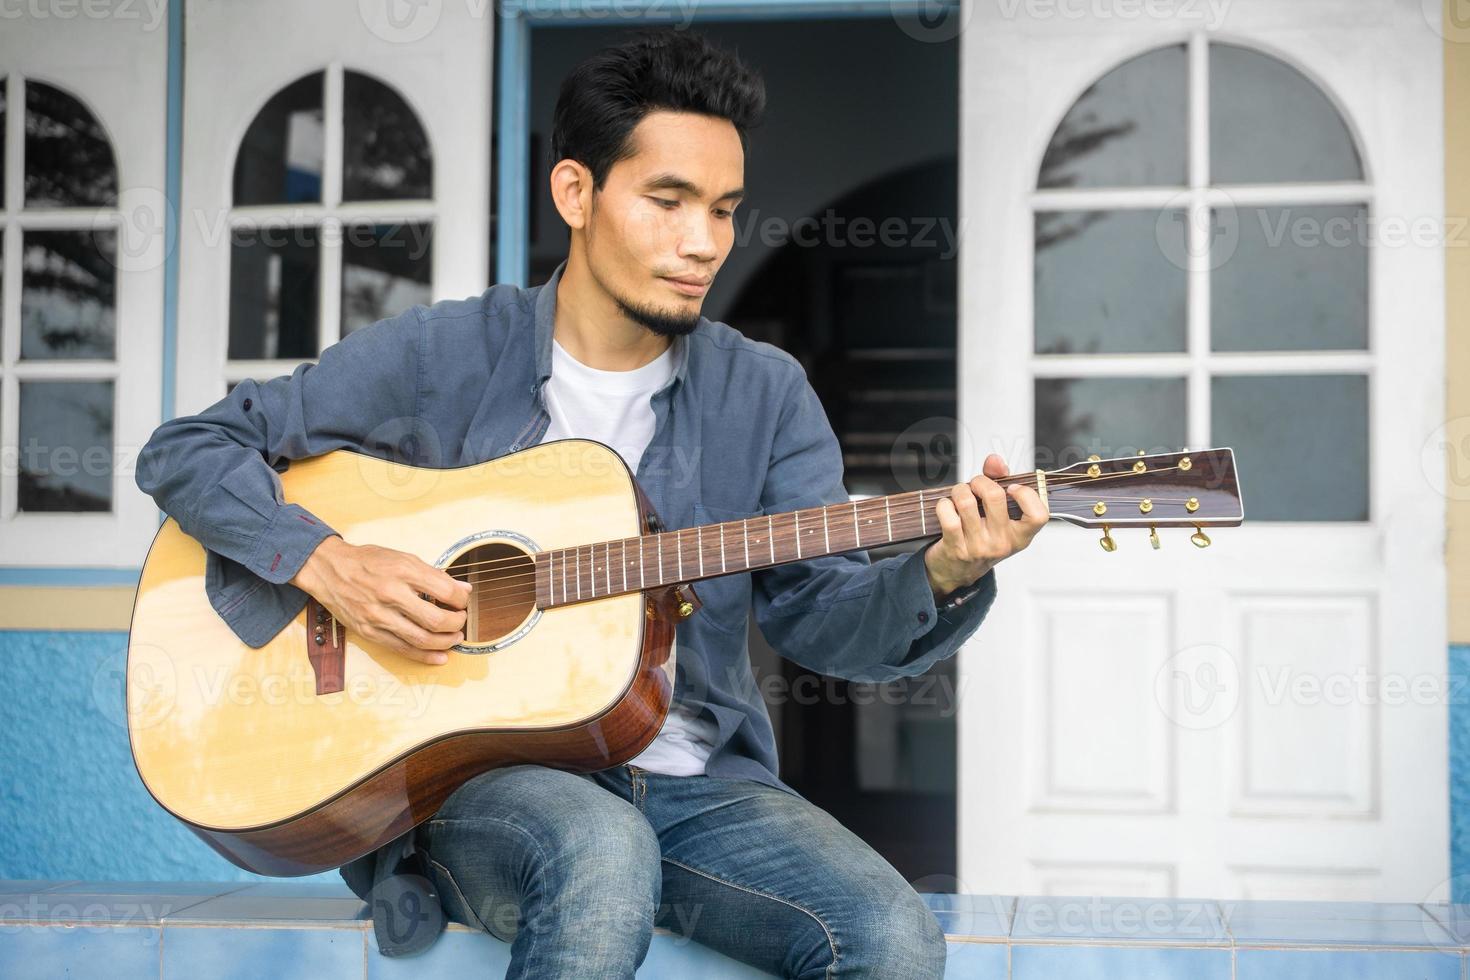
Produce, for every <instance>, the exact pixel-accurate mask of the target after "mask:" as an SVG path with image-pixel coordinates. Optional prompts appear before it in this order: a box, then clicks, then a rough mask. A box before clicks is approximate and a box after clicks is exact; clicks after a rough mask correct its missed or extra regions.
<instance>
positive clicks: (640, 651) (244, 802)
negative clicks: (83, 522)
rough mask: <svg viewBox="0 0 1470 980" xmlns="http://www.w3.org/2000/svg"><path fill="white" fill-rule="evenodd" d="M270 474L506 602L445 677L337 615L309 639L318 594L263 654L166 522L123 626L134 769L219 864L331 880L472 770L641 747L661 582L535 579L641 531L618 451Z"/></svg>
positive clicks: (568, 447) (665, 653) (662, 683)
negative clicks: (570, 587)
mask: <svg viewBox="0 0 1470 980" xmlns="http://www.w3.org/2000/svg"><path fill="white" fill-rule="evenodd" d="M281 483H282V487H283V490H284V495H285V499H286V500H287V501H288V502H292V503H298V504H300V505H301V506H303V507H305V508H306V509H307V510H309V511H311V512H312V513H314V514H316V515H318V516H319V517H321V519H322V520H324V521H326V522H327V523H328V524H329V525H330V526H331V527H333V528H334V529H335V530H337V531H338V532H340V533H341V535H342V537H343V538H344V539H345V540H346V541H348V542H350V543H353V544H376V545H381V546H384V547H389V548H395V549H398V550H401V551H406V552H409V553H410V554H413V555H416V556H417V557H419V558H421V559H423V560H424V561H425V562H428V563H429V564H432V565H436V566H438V567H442V568H446V569H447V570H449V571H450V572H451V574H455V571H454V566H455V565H456V563H457V564H458V565H459V566H460V567H461V569H462V570H463V571H465V572H466V574H468V575H471V576H473V577H472V578H471V581H473V582H474V583H475V589H476V595H477V596H478V595H483V596H487V597H496V596H501V597H508V599H510V600H514V601H507V602H503V603H502V602H490V603H488V604H487V603H486V602H484V601H482V602H480V603H478V604H476V603H475V602H474V601H472V603H471V605H472V608H474V609H475V612H474V613H472V615H471V621H470V623H469V624H468V625H467V627H466V640H465V643H464V644H462V645H461V647H459V648H457V649H455V650H452V651H450V653H449V661H448V663H446V664H442V665H429V664H421V663H418V662H417V661H413V660H409V659H407V658H405V657H402V656H400V655H398V654H396V653H394V652H392V651H390V650H388V649H387V648H384V647H380V646H378V645H376V644H374V643H372V642H371V641H366V640H364V639H362V638H361V637H359V636H358V635H357V634H356V633H355V632H353V633H348V632H346V630H345V629H342V628H341V627H340V626H339V625H338V624H336V623H335V622H330V621H329V622H327V624H326V627H325V628H326V629H327V630H328V631H329V632H328V634H327V640H326V643H325V644H323V643H317V642H315V633H316V632H319V631H318V630H317V627H318V626H319V625H320V624H319V623H318V621H317V618H316V617H315V616H314V615H313V609H314V607H315V603H314V602H311V603H308V605H307V608H306V609H304V610H303V611H302V612H301V614H300V615H298V616H297V617H296V619H295V620H293V621H292V622H291V623H289V624H288V625H287V626H286V627H285V628H284V629H283V630H282V631H281V632H280V633H279V634H277V635H276V636H275V637H274V638H273V639H272V640H271V641H270V642H268V643H267V644H266V645H264V646H262V647H259V648H254V647H250V646H248V645H246V644H244V643H243V642H241V641H240V639H239V638H238V637H236V636H235V634H234V633H233V632H232V631H231V630H230V628H229V627H228V626H227V625H226V624H225V622H224V620H223V619H221V617H220V615H219V614H218V613H217V612H216V611H215V609H214V608H213V607H212V606H211V604H210V602H209V599H208V597H207V595H206V591H205V559H206V552H205V550H204V548H203V547H202V546H201V545H200V544H199V543H198V542H197V541H195V540H194V539H193V538H191V537H189V536H188V535H186V534H185V533H184V532H183V531H182V530H181V529H180V527H179V525H178V523H177V522H176V521H174V520H173V519H172V518H170V519H168V520H166V521H165V522H164V523H163V525H162V526H161V527H160V528H159V531H158V534H157V536H156V538H155V539H154V542H153V545H152V546H151V548H150V550H149V552H148V556H147V559H146V561H145V562H144V564H143V570H142V576H141V579H140V581H139V584H138V593H137V599H136V601H135V605H134V608H133V617H132V623H131V627H130V631H129V639H128V666H127V711H128V730H129V737H130V740H131V744H132V753H133V759H134V762H135V764H136V765H137V769H138V774H139V776H140V777H141V778H142V780H143V782H144V784H145V785H146V786H147V787H148V791H149V792H150V793H151V794H152V795H153V798H154V799H155V800H157V801H158V803H159V804H160V805H161V806H162V807H164V809H166V810H168V811H169V812H170V813H171V814H173V815H174V816H175V817H177V818H178V819H179V820H181V821H183V822H184V823H185V824H186V825H187V826H188V827H189V828H190V829H191V830H193V831H194V832H195V833H196V834H198V835H199V836H200V837H201V838H203V839H204V840H205V841H206V842H207V843H209V844H210V846H212V847H213V848H214V849H215V850H216V851H218V852H219V853H220V854H222V855H224V856H225V857H226V858H228V859H229V860H230V861H232V862H234V863H235V864H237V865H239V866H240V867H242V868H245V869H246V870H249V871H253V872H256V873H259V874H267V875H278V876H296V875H306V874H314V873H317V872H321V871H327V870H331V869H333V868H337V867H339V866H340V865H342V864H345V863H347V862H349V861H352V860H354V859H356V858H358V857H360V856H362V855H364V854H367V853H369V852H370V851H372V850H374V849H376V848H377V847H379V846H381V845H382V844H384V843H387V842H388V841H390V840H392V839H393V838H395V837H397V836H399V835H401V834H403V833H405V832H407V831H408V830H409V829H411V828H412V827H414V826H416V825H417V824H419V823H421V822H423V821H424V820H427V819H428V818H430V817H431V816H433V815H434V813H435V812H436V811H437V810H438V809H439V807H440V805H441V804H442V803H443V802H444V800H445V799H446V798H447V797H448V796H449V795H450V794H451V793H452V792H453V791H454V790H455V789H457V788H458V787H459V786H460V785H461V784H463V783H464V782H465V781H466V780H468V779H470V778H471V777H473V776H475V775H478V774H479V773H482V772H485V771H487V770H490V769H494V768H497V767H501V766H506V765H512V764H516V763H521V762H535V763H538V764H541V765H547V766H553V767H557V768H562V769H567V770H572V771H579V772H590V771H594V770H597V769H603V768H607V767H609V766H613V765H618V764H620V763H622V762H625V761H627V760H628V759H631V758H633V757H634V756H636V755H637V754H638V753H639V752H640V751H642V749H643V748H644V747H645V746H646V745H647V744H648V743H649V742H651V741H652V740H653V738H654V736H655V735H656V734H657V732H658V730H659V728H660V726H661V725H662V723H663V720H664V717H665V715H666V713H667V711H668V706H669V701H670V698H671V695H672V691H673V680H674V633H675V624H676V622H677V621H678V613H677V611H676V606H677V597H676V596H675V595H674V594H673V592H672V590H670V589H667V588H665V589H661V590H650V591H648V592H632V593H627V594H622V595H615V596H608V597H603V598H597V599H593V600H591V601H586V602H577V603H574V604H571V605H560V606H553V607H551V608H547V609H541V608H538V607H537V605H536V603H535V601H534V594H533V593H532V590H531V588H530V584H529V582H528V581H527V578H528V575H529V574H530V572H531V567H532V566H531V562H530V560H529V558H528V556H529V555H531V554H534V553H536V552H538V551H542V550H546V549H552V548H563V547H571V546H575V545H578V544H581V543H584V542H590V541H598V540H602V539H605V538H608V537H610V536H616V537H637V536H641V535H644V534H647V533H649V528H650V519H651V518H653V512H652V508H651V505H650V504H649V503H648V501H647V499H646V498H645V497H644V495H643V493H642V491H641V490H640V488H639V487H638V485H637V482H636V481H635V480H634V478H633V476H632V474H631V473H629V471H628V468H627V466H626V465H625V464H624V463H623V461H622V459H621V457H619V456H618V455H617V454H616V453H615V452H614V451H613V450H612V449H610V448H608V447H606V446H603V445H602V444H600V443H596V442H591V441H587V440H580V439H564V440H558V441H555V442H551V443H546V444H543V445H540V446H535V447H532V448H528V449H525V450H522V451H520V452H517V453H512V454H510V455H508V456H503V457H500V458H498V459H494V460H490V461H488V462H485V463H480V464H477V465H473V466H466V467H461V468H457V469H426V468H420V467H413V466H406V465H403V464H398V463H392V462H389V461H386V460H382V459H378V458H376V457H371V456H366V455H363V454H359V453H355V452H352V451H349V450H337V451H335V452H331V453H328V454H325V455H322V456H317V457H314V458H311V459H305V460H299V461H296V462H293V463H292V464H291V466H290V467H289V468H288V469H287V471H286V472H285V473H282V474H281ZM456 577H466V576H465V575H456ZM686 591H687V587H686ZM243 601H246V602H248V601H250V600H249V598H248V597H246V598H245V599H244V600H243ZM687 611H688V610H687V608H686V610H685V612H686V614H687ZM334 646H335V647H336V653H335V659H333V655H332V654H331V653H324V650H325V651H331V650H332V649H333V647H334ZM324 692H325V693H324Z"/></svg>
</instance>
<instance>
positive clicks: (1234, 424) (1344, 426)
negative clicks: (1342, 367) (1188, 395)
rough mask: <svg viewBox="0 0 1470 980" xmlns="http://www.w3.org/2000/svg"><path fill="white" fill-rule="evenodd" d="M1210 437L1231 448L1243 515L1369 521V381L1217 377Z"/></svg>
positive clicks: (1212, 395)
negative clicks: (1233, 451) (1242, 504)
mask: <svg viewBox="0 0 1470 980" xmlns="http://www.w3.org/2000/svg"><path fill="white" fill-rule="evenodd" d="M1210 405H1211V409H1210V411H1211V413H1212V426H1213V429H1214V436H1213V438H1212V440H1211V442H1213V443H1214V444H1215V445H1217V446H1230V447H1231V448H1233V449H1234V450H1235V465H1236V468H1237V470H1238V473H1239V476H1240V492H1241V496H1242V497H1243V498H1244V499H1245V507H1246V511H1245V512H1246V517H1247V519H1249V520H1256V521H1366V520H1367V519H1368V379H1367V377H1365V376H1364V375H1361V374H1342V375H1282V376H1274V377H1243V376H1233V377H1218V378H1215V379H1214V383H1213V385H1212V387H1211V392H1210Z"/></svg>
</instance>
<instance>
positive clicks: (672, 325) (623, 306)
mask: <svg viewBox="0 0 1470 980" xmlns="http://www.w3.org/2000/svg"><path fill="white" fill-rule="evenodd" d="M613 300H614V301H615V302H616V303H617V304H618V309H619V310H621V311H622V312H623V315H624V316H626V317H627V318H628V319H630V320H632V321H633V322H634V323H640V324H642V325H643V326H645V327H647V328H648V329H649V330H652V331H653V332H654V333H656V334H658V335H659V336H661V337H679V336H682V335H684V334H687V333H692V332H693V331H694V328H695V327H697V326H698V325H699V314H698V313H672V312H669V311H668V310H661V309H659V308H658V307H656V306H646V305H639V304H636V303H630V302H628V301H627V300H625V299H623V298H622V297H621V296H613Z"/></svg>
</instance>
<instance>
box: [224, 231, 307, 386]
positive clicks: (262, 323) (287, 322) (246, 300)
mask: <svg viewBox="0 0 1470 980" xmlns="http://www.w3.org/2000/svg"><path fill="white" fill-rule="evenodd" d="M318 239H319V234H318V230H317V229H316V228H314V227H306V228H262V229H258V230H256V229H245V228H237V229H235V231H234V233H233V234H232V235H231V242H230V348H229V357H230V359H231V360H239V359H241V358H273V357H282V358H296V357H316V356H317V354H318V353H319V349H318V347H317V337H318V333H317V288H318V283H319V282H320V271H321V254H320V252H319V250H318V247H317V246H318Z"/></svg>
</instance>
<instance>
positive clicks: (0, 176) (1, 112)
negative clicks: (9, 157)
mask: <svg viewBox="0 0 1470 980" xmlns="http://www.w3.org/2000/svg"><path fill="white" fill-rule="evenodd" d="M9 89H10V79H8V78H6V77H5V76H4V75H0V208H3V207H5V100H6V99H7V98H9Z"/></svg>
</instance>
